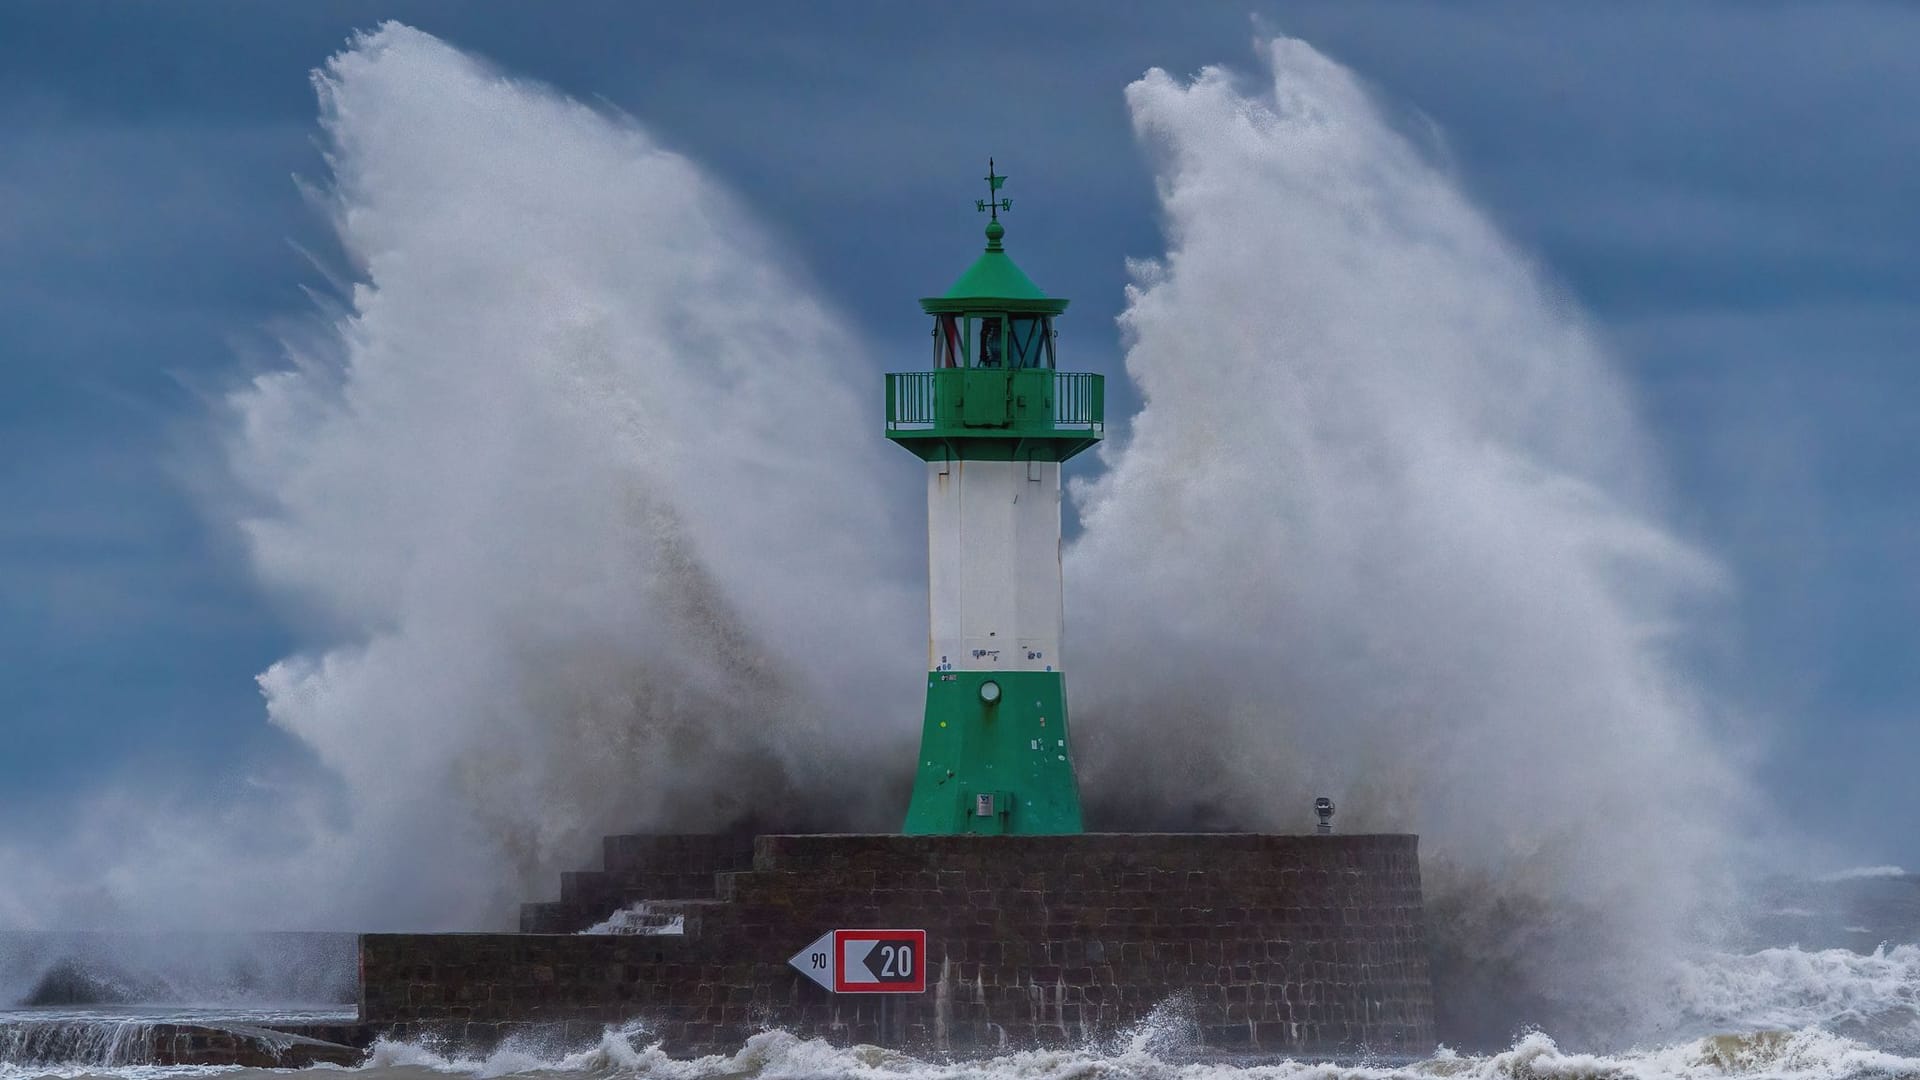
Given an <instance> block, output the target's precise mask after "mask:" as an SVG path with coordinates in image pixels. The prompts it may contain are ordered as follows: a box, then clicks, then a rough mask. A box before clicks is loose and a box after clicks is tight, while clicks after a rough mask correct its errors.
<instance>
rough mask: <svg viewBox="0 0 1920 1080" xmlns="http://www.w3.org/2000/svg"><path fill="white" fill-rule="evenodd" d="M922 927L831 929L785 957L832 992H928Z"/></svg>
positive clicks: (925, 936) (924, 937)
mask: <svg viewBox="0 0 1920 1080" xmlns="http://www.w3.org/2000/svg"><path fill="white" fill-rule="evenodd" d="M926 959H927V932H926V931H925V930H830V931H828V932H827V933H825V934H822V935H820V937H819V939H818V940H816V941H815V942H814V943H813V944H811V945H809V946H807V947H806V948H804V949H802V950H800V951H799V952H798V953H795V954H794V956H793V958H792V959H790V960H788V961H787V963H789V964H792V965H793V966H794V967H795V968H798V969H799V971H800V974H802V975H805V976H806V977H807V978H809V979H812V980H813V981H814V982H816V983H819V984H820V985H821V986H822V987H824V988H826V989H828V990H831V991H833V992H834V993H836V994H924V993H926V992H927V964H926Z"/></svg>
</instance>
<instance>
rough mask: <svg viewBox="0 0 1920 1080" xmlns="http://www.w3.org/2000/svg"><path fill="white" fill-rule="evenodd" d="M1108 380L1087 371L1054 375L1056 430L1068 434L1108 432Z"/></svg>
mask: <svg viewBox="0 0 1920 1080" xmlns="http://www.w3.org/2000/svg"><path fill="white" fill-rule="evenodd" d="M1106 420H1107V380H1106V378H1105V377H1104V376H1101V375H1094V374H1091V373H1089V372H1084V371H1056V372H1054V373H1053V426H1054V427H1056V428H1060V429H1062V430H1066V431H1094V432H1099V431H1103V430H1105V428H1106V426H1107V423H1106Z"/></svg>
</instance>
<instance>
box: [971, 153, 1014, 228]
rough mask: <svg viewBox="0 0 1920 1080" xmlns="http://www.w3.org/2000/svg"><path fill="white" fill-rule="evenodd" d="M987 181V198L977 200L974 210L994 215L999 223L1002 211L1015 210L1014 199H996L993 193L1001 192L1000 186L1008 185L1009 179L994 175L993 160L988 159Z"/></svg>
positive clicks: (994, 218)
mask: <svg viewBox="0 0 1920 1080" xmlns="http://www.w3.org/2000/svg"><path fill="white" fill-rule="evenodd" d="M986 179H987V197H986V198H984V199H975V200H974V203H973V208H974V209H975V210H978V211H979V212H981V213H983V214H985V213H992V214H993V220H995V221H999V220H1000V211H1002V210H1011V209H1013V200H1012V199H996V198H994V197H993V193H994V192H996V191H999V190H1000V185H1001V184H1004V183H1006V182H1007V178H1006V177H1004V176H996V175H994V172H993V159H992V158H988V159H987V177H986Z"/></svg>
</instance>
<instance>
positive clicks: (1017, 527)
mask: <svg viewBox="0 0 1920 1080" xmlns="http://www.w3.org/2000/svg"><path fill="white" fill-rule="evenodd" d="M927 554H928V559H929V561H928V565H927V586H928V590H927V591H928V608H929V616H930V625H931V632H930V633H929V635H928V645H927V650H928V663H927V667H928V669H929V670H931V671H1059V670H1061V667H1060V633H1061V625H1062V623H1063V622H1064V619H1065V616H1064V612H1063V598H1062V596H1061V586H1060V465H1059V463H1057V462H1047V461H930V462H928V463H927Z"/></svg>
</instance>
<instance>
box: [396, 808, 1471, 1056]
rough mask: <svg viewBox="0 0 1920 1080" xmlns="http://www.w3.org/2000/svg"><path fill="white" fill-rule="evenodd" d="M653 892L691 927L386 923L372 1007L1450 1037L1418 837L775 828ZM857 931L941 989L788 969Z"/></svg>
mask: <svg viewBox="0 0 1920 1080" xmlns="http://www.w3.org/2000/svg"><path fill="white" fill-rule="evenodd" d="M669 846H670V845H669ZM610 850H612V849H611V848H610ZM655 899H657V900H659V901H661V902H660V903H657V904H656V905H655V907H656V909H657V910H661V911H671V912H674V913H679V914H682V915H683V916H684V917H685V928H686V932H685V933H684V934H683V935H677V936H579V935H546V934H527V935H512V934H456V935H394V934H377V935H368V936H366V937H364V938H362V940H361V966H362V979H361V1017H362V1019H363V1021H365V1022H366V1023H368V1024H369V1025H371V1026H372V1027H373V1028H374V1029H376V1030H391V1031H396V1032H398V1033H401V1034H409V1035H411V1034H419V1033H424V1032H426V1031H433V1032H436V1033H440V1034H447V1035H453V1036H456V1037H461V1038H465V1039H468V1040H472V1041H475V1042H487V1041H491V1040H493V1039H497V1038H499V1037H501V1036H502V1035H504V1034H507V1033H510V1032H512V1031H514V1030H516V1029H518V1028H519V1027H521V1026H524V1025H551V1024H561V1025H567V1024H571V1025H572V1026H573V1028H574V1029H575V1033H576V1034H578V1035H580V1036H582V1037H585V1036H588V1035H591V1034H594V1033H597V1031H598V1030H599V1027H600V1025H602V1024H606V1023H613V1022H619V1021H624V1020H628V1019H640V1020H643V1021H645V1022H647V1023H648V1024H650V1025H651V1026H652V1027H653V1029H654V1030H655V1031H657V1032H658V1033H659V1035H660V1037H661V1038H663V1039H664V1040H665V1042H666V1045H667V1049H668V1050H669V1052H673V1053H678V1054H694V1053H709V1052H719V1051H731V1050H733V1049H735V1048H737V1047H738V1046H739V1045H740V1043H741V1042H742V1041H743V1040H744V1039H745V1038H746V1037H747V1036H749V1035H751V1034H753V1033H754V1032H756V1031H760V1030H763V1029H764V1028H766V1027H769V1026H777V1027H781V1028H784V1029H786V1030H789V1031H793V1032H795V1033H797V1034H801V1035H807V1036H820V1037H825V1038H828V1039H831V1040H834V1041H836V1042H843V1043H844V1042H868V1043H877V1044H880V1045H885V1046H891V1047H898V1048H903V1049H908V1050H920V1051H955V1052H963V1053H964V1052H983V1051H993V1050H998V1049H1002V1048H1008V1047H1014V1048H1017V1047H1025V1046H1034V1045H1048V1044H1054V1045H1057V1044H1072V1043H1078V1042H1081V1041H1083V1040H1085V1039H1087V1038H1092V1037H1098V1036H1101V1035H1105V1034H1109V1033H1112V1032H1115V1031H1117V1030H1121V1029H1124V1028H1127V1027H1130V1026H1132V1025H1134V1024H1137V1023H1138V1022H1140V1021H1142V1020H1144V1019H1146V1018H1147V1017H1148V1016H1149V1014H1150V1013H1152V1012H1153V1010H1154V1009H1155V1008H1156V1006H1160V1005H1161V1004H1162V1003H1165V1002H1173V1005H1172V1006H1171V1007H1173V1008H1176V1009H1178V1010H1180V1011H1182V1012H1183V1013H1184V1014H1185V1015H1187V1016H1189V1017H1190V1018H1191V1020H1192V1021H1193V1022H1194V1023H1195V1024H1196V1025H1197V1026H1198V1028H1199V1031H1200V1033H1201V1035H1202V1038H1203V1039H1204V1042H1205V1045H1206V1047H1207V1048H1209V1049H1226V1050H1246V1051H1259V1052H1281V1053H1308V1054H1320V1053H1352V1052H1360V1051H1368V1052H1374V1053H1383V1054H1389V1055H1392V1054H1420V1053H1424V1052H1426V1051H1428V1050H1430V1049H1431V1048H1432V1044H1433V1003H1432V991H1431V988H1430V984H1429V980H1428V972H1427V957H1426V942H1425V938H1424V933H1423V928H1422V913H1421V899H1420V874H1419V863H1418V856H1417V841H1416V839H1415V838H1414V837H1411V836H1260V835H1168V834H1091V835H1084V836H1056V837H903V836H763V837H760V838H759V839H758V840H757V841H756V843H755V847H754V854H753V859H752V864H751V869H744V870H735V871H722V872H719V873H718V874H716V875H715V878H714V888H713V890H712V896H711V898H700V899H691V900H679V901H678V902H672V901H675V899H676V898H671V897H659V898H655ZM584 914H586V912H584V911H583V912H580V913H578V914H576V915H575V916H573V917H572V918H573V921H577V920H578V918H579V917H582V916H584ZM605 914H606V912H604V911H603V912H601V913H600V915H598V916H597V917H598V918H604V917H605ZM859 926H869V927H889V926H891V927H917V928H924V929H925V930H926V931H927V935H928V953H929V956H928V958H927V960H928V963H929V968H928V974H929V989H928V992H927V993H926V994H924V995H889V996H884V997H882V996H871V997H866V996H861V997H855V996H836V995H833V994H830V993H828V992H827V991H825V990H823V989H821V988H820V987H818V986H816V985H814V984H813V983H812V982H811V981H809V980H807V979H806V978H805V977H803V976H801V975H800V974H799V973H798V972H796V971H794V970H793V969H791V968H789V967H788V966H787V963H786V960H787V957H789V956H791V955H792V954H793V953H795V952H796V951H798V950H799V949H801V948H802V947H803V946H805V945H806V944H807V943H808V942H810V941H812V940H813V939H814V938H815V937H817V936H818V935H819V934H821V933H822V932H824V931H826V930H830V929H833V928H835V927H859Z"/></svg>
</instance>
